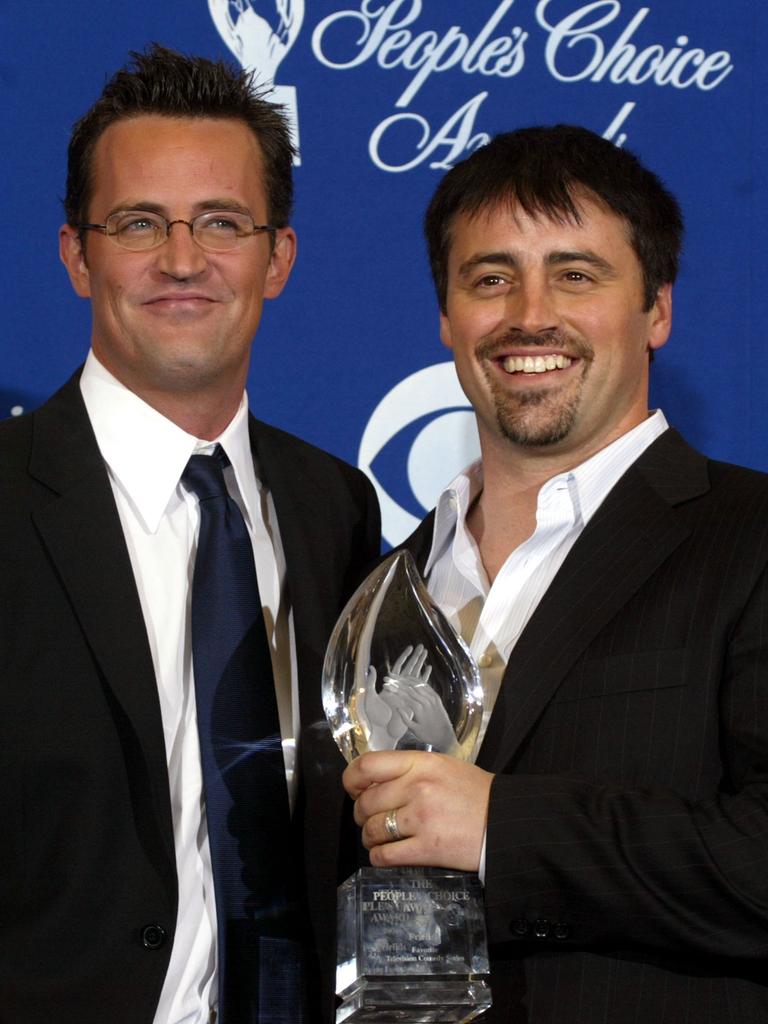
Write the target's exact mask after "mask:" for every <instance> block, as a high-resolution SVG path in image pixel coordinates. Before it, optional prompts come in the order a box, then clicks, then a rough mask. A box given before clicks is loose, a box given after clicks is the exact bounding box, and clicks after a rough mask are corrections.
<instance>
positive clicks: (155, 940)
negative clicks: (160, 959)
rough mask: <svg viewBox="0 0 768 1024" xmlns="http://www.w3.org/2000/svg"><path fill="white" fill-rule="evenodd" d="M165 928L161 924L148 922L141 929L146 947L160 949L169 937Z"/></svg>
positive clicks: (143, 943) (142, 940)
mask: <svg viewBox="0 0 768 1024" xmlns="http://www.w3.org/2000/svg"><path fill="white" fill-rule="evenodd" d="M167 937H168V936H167V935H166V932H165V928H163V926H162V925H160V924H147V925H145V926H144V927H143V928H142V929H141V944H142V946H143V947H144V949H160V947H161V946H164V945H165V940H166V939H167Z"/></svg>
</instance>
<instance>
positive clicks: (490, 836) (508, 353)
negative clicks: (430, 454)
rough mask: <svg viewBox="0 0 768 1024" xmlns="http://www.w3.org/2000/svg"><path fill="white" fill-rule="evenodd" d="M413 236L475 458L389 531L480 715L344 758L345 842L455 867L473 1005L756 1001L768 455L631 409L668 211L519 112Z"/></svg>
mask: <svg viewBox="0 0 768 1024" xmlns="http://www.w3.org/2000/svg"><path fill="white" fill-rule="evenodd" d="M426 234H427V241H428V245H429V251H430V258H431V263H432V272H433V276H434V280H435V284H436V288H437V295H438V301H439V305H440V335H441V338H442V341H443V343H444V344H445V345H446V346H447V347H448V348H449V349H450V350H451V351H452V352H453V356H454V360H455V363H456V370H457V372H458V375H459V378H460V380H461V384H462V387H463V388H464V391H465V392H466V394H467V396H468V398H469V399H470V401H471V402H472V405H473V407H474V410H475V414H476V417H477V425H478V431H479V436H480V447H481V458H480V460H479V461H478V462H477V463H475V464H473V465H471V466H469V467H468V468H467V469H466V470H465V471H464V472H463V473H461V474H459V476H458V477H457V478H456V479H455V480H454V481H453V482H452V483H451V484H450V485H449V486H448V487H447V488H446V490H445V491H444V493H443V494H442V495H441V496H440V499H439V501H438V503H437V507H436V508H435V510H434V512H433V513H431V514H430V515H429V516H428V517H427V519H426V520H425V521H424V523H423V524H422V525H421V527H420V528H419V529H418V530H417V531H416V532H415V533H414V535H413V536H412V537H411V538H410V539H409V540H408V541H406V546H407V547H408V548H410V550H411V551H412V552H413V554H414V555H415V556H416V558H417V561H418V564H419V566H420V568H421V570H422V572H423V574H424V576H425V579H426V581H427V585H428V588H429V590H430V592H431V594H432V596H433V598H434V599H435V600H436V601H437V603H438V604H439V605H440V607H441V608H442V610H443V611H444V612H445V614H446V615H447V616H448V618H449V619H450V621H451V622H452V624H453V625H454V627H455V628H456V629H457V630H458V631H459V632H460V633H461V634H462V636H463V637H464V639H465V641H466V642H467V644H468V645H469V646H470V648H471V649H472V652H473V654H474V655H475V658H476V660H477V663H478V665H479V668H480V672H481V677H482V683H483V690H484V695H485V711H484V718H483V725H482V729H481V734H480V739H479V741H478V745H477V749H476V752H475V753H476V758H475V763H474V764H466V763H463V762H460V761H458V760H455V759H452V758H450V757H446V756H444V755H442V754H437V753H431V752H424V751H409V750H398V751H385V752H378V753H369V754H365V755H363V756H362V757H360V758H359V759H358V760H357V761H355V762H353V764H352V765H350V766H349V767H348V768H347V770H346V773H345V784H346V787H347V790H348V791H349V793H350V794H351V795H352V797H353V798H355V801H356V803H355V818H356V820H357V822H358V824H359V825H360V826H361V827H362V837H363V841H364V843H365V845H366V847H367V848H368V850H369V851H370V858H371V862H372V863H373V864H375V865H377V866H395V865H431V866H435V867H442V868H456V869H461V870H465V871H479V872H480V876H481V879H482V881H483V884H484V894H485V912H486V925H487V931H488V940H489V947H490V956H491V987H492V991H493V1006H492V1007H491V1009H490V1010H489V1011H487V1012H486V1014H485V1015H484V1016H483V1018H482V1019H483V1020H485V1021H488V1022H489V1024H490V1022H491V1021H493V1022H494V1024H496V1022H505V1024H522V1022H525V1024H594V1022H597V1021H599V1022H601V1024H662V1022H663V1024H680V1022H682V1021H693V1020H702V1021H703V1020H706V1021H709V1022H710V1024H726V1022H734V1021H738V1022H740V1024H742V1022H746V1021H749V1022H753V1024H757V1022H759V1021H764V1020H767V1019H768V989H767V988H766V986H765V978H764V976H763V975H764V964H765V959H766V956H767V955H768V883H767V882H766V879H768V846H767V845H766V842H765V836H766V834H768V573H767V571H766V567H767V566H768V477H766V476H764V475H762V474H759V473H755V472H752V471H750V470H747V469H742V468H740V467H737V466H730V465H726V464H724V463H718V462H713V461H710V460H709V459H707V458H705V457H704V456H703V455H701V454H699V453H698V452H696V451H694V450H693V449H692V448H691V447H689V446H688V444H686V442H685V441H684V440H683V438H682V437H680V435H679V434H678V433H676V432H675V430H674V429H672V428H671V427H670V426H669V425H668V423H667V421H666V419H665V417H664V414H663V413H662V412H661V411H660V410H656V411H650V410H649V408H648V380H649V372H650V363H651V360H652V358H653V354H654V352H655V351H656V350H657V349H659V348H661V346H663V345H664V344H665V343H666V342H667V340H668V337H669V334H670V329H671V322H672V285H673V282H674V280H675V277H676V274H677V265H678V256H679V250H680V244H681V236H682V218H681V215H680V210H679V208H678V205H677V203H676V201H675V199H674V198H673V197H672V196H671V195H670V194H669V193H668V192H667V190H666V189H665V188H664V187H663V185H662V184H661V182H660V181H659V180H658V178H657V177H656V176H655V175H654V174H652V173H651V172H650V171H648V170H647V169H646V168H644V167H643V166H642V165H641V164H640V163H639V161H638V160H637V159H636V158H635V157H634V156H633V155H632V154H630V153H629V152H626V151H623V150H621V149H618V148H616V147H614V146H613V145H611V144H610V143H608V142H607V141H605V140H603V139H601V138H600V137H598V136H596V135H594V134H592V133H591V132H589V131H587V130H585V129H583V128H578V127H570V126H562V125H561V126H557V127H551V128H529V129H522V130H519V131H515V132H512V133H509V134H505V135H500V136H498V137H497V138H495V139H494V140H492V141H491V142H490V143H489V145H488V146H486V147H484V148H482V149H480V150H478V151H477V152H476V153H475V154H473V155H472V156H471V157H470V158H469V159H468V160H466V161H465V162H464V163H462V164H460V165H458V166H457V167H455V168H454V169H453V170H452V171H450V172H449V173H448V174H447V175H446V176H445V177H444V179H443V180H442V182H441V183H440V185H439V186H438V188H437V191H436V193H435V195H434V197H433V199H432V202H431V204H430V207H429V210H428V212H427V216H426ZM691 263H692V264H693V263H695V256H692V257H691ZM709 265H710V254H707V265H706V268H705V270H706V272H710V271H709ZM692 354H693V353H692ZM655 372H663V367H662V368H660V369H659V370H656V371H655ZM713 414H714V415H716V414H717V410H713Z"/></svg>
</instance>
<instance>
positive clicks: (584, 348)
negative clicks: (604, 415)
mask: <svg viewBox="0 0 768 1024" xmlns="http://www.w3.org/2000/svg"><path fill="white" fill-rule="evenodd" d="M511 346H514V349H515V352H516V353H519V352H520V351H521V350H522V349H524V348H527V347H530V348H531V349H534V350H535V349H542V348H546V349H547V351H551V352H555V353H556V352H566V353H567V354H568V356H570V357H571V358H576V359H579V360H580V364H579V371H580V374H579V377H578V378H577V380H576V381H573V382H572V387H571V388H569V389H568V391H567V392H565V393H564V392H563V390H562V389H561V388H558V387H552V388H546V389H545V388H541V387H538V388H535V389H533V388H532V389H531V390H530V391H520V392H518V393H516V394H510V393H509V392H508V391H505V390H504V389H503V388H501V387H500V386H499V384H498V381H497V379H496V377H495V375H494V374H493V373H491V372H490V371H488V370H486V371H485V375H486V380H487V381H488V385H489V387H490V390H491V394H492V396H493V400H494V406H495V413H496V424H497V426H498V429H499V432H500V434H501V435H502V437H504V438H506V439H507V440H508V441H511V442H512V443H513V444H515V445H519V446H521V447H524V448H545V447H547V446H551V445H555V444H558V443H559V442H560V441H563V440H564V439H565V438H566V437H567V436H568V434H570V432H571V430H572V429H573V425H574V423H575V421H576V416H577V413H578V411H579V406H580V404H581V392H582V386H583V381H584V377H585V376H586V374H587V372H588V371H589V366H590V364H591V362H592V358H593V355H594V352H593V349H592V347H591V346H590V345H589V344H588V343H587V342H586V341H585V340H584V339H583V338H579V337H571V336H568V335H565V334H563V333H562V332H559V331H548V332H546V333H543V334H525V333H522V332H520V331H509V332H507V333H506V334H505V335H502V336H501V337H497V338H488V339H486V340H485V341H483V342H481V343H480V345H479V346H478V348H477V350H476V355H477V358H478V359H479V360H480V361H483V362H485V361H491V360H494V359H498V358H499V357H500V356H501V355H503V354H504V352H505V351H506V350H507V349H509V348H510V347H511ZM558 372H559V371H558Z"/></svg>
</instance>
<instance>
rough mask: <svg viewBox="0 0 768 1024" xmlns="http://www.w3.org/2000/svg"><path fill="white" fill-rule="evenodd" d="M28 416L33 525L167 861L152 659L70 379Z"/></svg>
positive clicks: (97, 459)
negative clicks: (97, 675) (137, 773)
mask: <svg viewBox="0 0 768 1024" xmlns="http://www.w3.org/2000/svg"><path fill="white" fill-rule="evenodd" d="M34 415H35V421H34V424H35V425H34V439H33V446H32V455H31V459H30V474H31V475H32V477H33V478H35V479H36V480H37V481H39V483H41V484H42V485H44V486H45V487H46V488H48V490H49V491H50V492H52V494H51V495H50V496H49V500H47V501H46V502H45V503H43V502H40V503H39V507H38V508H37V510H36V511H35V512H34V513H33V520H34V523H35V526H36V527H37V529H38V531H39V534H40V537H41V539H42V542H43V544H44V545H45V546H46V548H47V550H48V553H49V555H50V557H51V561H52V562H53V565H54V566H55V569H56V572H57V573H58V575H59V577H60V579H61V581H62V585H63V586H64V588H65V589H66V591H67V594H68V595H69V598H70V600H71V602H72V607H73V609H74V612H75V615H76V617H77V619H78V622H79V623H80V626H81V628H82V630H83V633H84V635H85V637H86V639H87V642H88V644H89V646H90V648H91V650H92V652H93V655H94V658H95V660H96V662H97V663H98V665H99V668H100V669H101V672H102V673H103V677H104V680H105V683H106V685H107V686H108V687H109V690H110V691H111V694H112V696H113V697H114V699H115V700H116V701H117V703H118V704H119V706H120V708H121V709H122V712H123V713H124V715H125V717H126V718H127V719H128V721H129V723H130V725H131V726H132V728H133V731H134V733H135V735H136V737H137V738H138V741H139V744H140V747H141V751H142V754H143V758H144V761H145V763H146V767H147V772H148V775H149V778H150V781H151V785H152V789H153V797H154V805H155V809H156V813H157V816H158V820H159V823H160V827H161V832H162V834H163V837H164V841H165V844H166V853H167V854H168V855H169V856H170V857H171V858H172V856H173V837H172V831H171V810H170V801H169V797H168V785H167V775H168V772H167V764H166V756H165V743H164V737H163V730H162V720H161V715H160V706H159V700H158V694H157V684H156V681H155V674H154V668H153V664H152V657H151V653H150V650H149V644H148V641H147V635H146V629H145V626H144V619H143V615H142V611H141V605H140V602H139V597H138V592H137V590H136V585H135V582H134V577H133V570H132V568H131V563H130V558H129V555H128V550H127V548H126V544H125V538H124V536H123V531H122V528H121V525H120V520H119V517H118V513H117V509H116V507H115V502H114V497H113V494H112V488H111V486H110V483H109V479H108V476H107V473H106V470H105V468H104V463H103V460H102V458H101V454H100V453H99V450H98V447H97V445H96V439H95V437H94V435H93V432H92V430H91V426H90V422H89V420H88V417H87V414H86V411H85V406H84V404H83V402H82V398H81V396H80V390H79V386H78V381H77V378H73V379H72V380H71V381H70V382H69V383H68V384H67V385H65V387H64V388H62V389H61V391H60V392H58V393H57V394H56V395H55V396H54V397H53V398H52V399H51V400H50V401H49V402H48V403H46V405H44V406H43V407H42V408H41V409H40V410H39V411H38V412H37V413H35V414H34Z"/></svg>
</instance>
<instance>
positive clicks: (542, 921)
mask: <svg viewBox="0 0 768 1024" xmlns="http://www.w3.org/2000/svg"><path fill="white" fill-rule="evenodd" d="M551 930H552V925H551V924H550V923H549V921H547V920H546V918H543V917H540V918H539V919H538V921H534V922H533V934H534V935H535V936H536V938H537V939H547V938H549V933H550V931H551Z"/></svg>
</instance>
